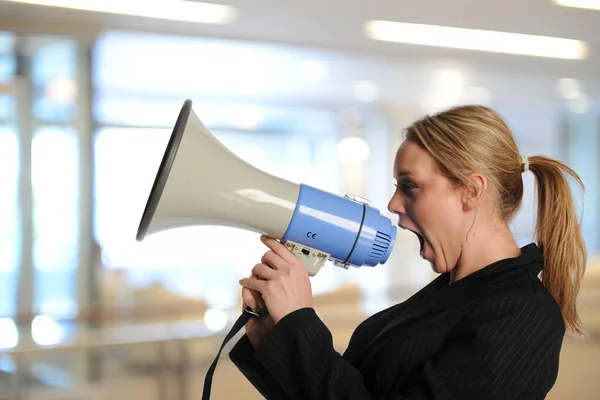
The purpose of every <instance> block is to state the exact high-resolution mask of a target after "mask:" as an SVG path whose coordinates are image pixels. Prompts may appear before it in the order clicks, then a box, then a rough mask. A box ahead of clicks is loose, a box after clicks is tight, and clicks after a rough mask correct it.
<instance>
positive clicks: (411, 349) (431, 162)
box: [230, 106, 586, 400]
mask: <svg viewBox="0 0 600 400" xmlns="http://www.w3.org/2000/svg"><path fill="white" fill-rule="evenodd" d="M405 138H406V140H405V141H404V142H403V143H402V145H401V146H400V148H399V149H398V152H397V154H396V160H395V165H394V176H395V180H396V183H397V189H396V191H395V193H394V195H393V197H392V199H391V200H390V202H389V210H390V211H391V212H392V213H395V214H397V215H398V218H399V226H400V227H402V228H404V229H408V230H410V231H412V232H414V233H415V234H416V235H417V236H418V237H419V240H420V242H421V254H422V257H423V258H424V259H426V260H428V261H429V262H430V263H431V266H432V268H433V270H434V271H435V272H437V273H439V274H440V275H439V277H437V278H436V279H435V280H434V281H433V282H431V283H430V284H429V285H427V286H426V287H424V288H423V289H422V290H420V291H419V292H418V293H416V294H415V295H414V296H412V297H411V298H409V299H408V300H406V301H405V302H403V303H401V304H398V305H396V306H393V307H391V308H389V309H387V310H384V311H381V312H379V313H377V314H375V315H373V316H372V317H370V318H368V319H367V320H366V321H364V322H363V323H362V324H360V325H359V326H358V328H357V329H356V331H355V332H354V334H353V335H352V338H351V340H350V343H349V345H348V348H347V350H346V351H345V353H344V354H343V355H340V354H338V353H337V352H336V351H335V350H334V348H333V344H332V337H331V333H330V332H329V330H328V329H327V327H326V326H325V325H324V324H323V322H322V321H321V320H320V319H319V318H318V317H317V315H316V314H315V311H314V309H313V308H312V294H311V286H310V281H309V279H308V277H307V274H306V272H305V270H304V268H303V267H302V265H301V264H300V263H299V261H298V260H297V259H296V258H295V257H294V256H293V255H292V254H291V253H290V252H289V251H287V249H286V248H285V247H284V246H283V245H282V244H280V243H279V242H277V241H276V240H274V239H269V238H262V240H263V242H264V243H265V244H266V245H267V246H268V247H269V248H270V250H269V251H268V252H267V253H265V255H264V256H263V258H262V260H261V263H260V264H257V265H256V266H255V268H254V269H253V270H252V276H251V277H250V278H245V279H242V280H241V281H240V283H241V285H242V286H243V287H244V289H243V298H244V301H245V303H246V304H247V305H248V306H250V307H257V306H259V307H260V306H261V305H262V304H261V302H262V301H264V305H265V306H266V308H267V309H268V311H269V316H267V317H264V318H260V319H252V320H250V321H249V322H248V323H247V324H246V335H244V336H243V337H242V339H241V340H240V341H239V342H238V343H237V344H236V346H235V347H234V348H233V349H232V351H231V352H230V358H231V359H232V360H233V362H234V363H235V364H236V365H237V366H238V368H239V369H240V370H241V371H242V372H243V373H244V375H245V376H246V377H247V378H248V379H249V380H250V382H251V383H252V384H253V385H254V386H255V387H256V388H257V389H258V390H259V391H260V392H261V393H262V394H263V395H264V396H265V397H266V398H268V399H302V400H313V399H314V400H316V399H398V400H400V399H504V400H506V399H543V398H545V397H546V394H547V393H548V391H549V390H550V389H551V388H552V386H553V385H554V383H555V381H556V377H557V374H558V362H559V354H560V350H561V344H562V340H563V336H564V333H565V330H566V329H568V330H569V331H571V332H573V333H575V334H581V333H582V325H581V322H580V320H579V316H578V314H577V310H576V304H575V301H576V296H577V293H578V290H579V282H580V280H581V278H582V275H583V273H584V270H585V264H586V250H585V245H584V242H583V238H582V235H581V231H580V226H579V223H578V220H577V215H576V209H575V202H574V200H573V196H572V194H571V192H570V187H569V184H568V180H567V177H568V176H571V177H572V178H574V179H575V180H576V182H577V183H579V184H580V186H581V187H582V188H583V185H582V183H581V181H580V179H579V177H578V176H577V174H576V173H575V172H574V171H573V170H571V169H570V168H568V167H567V166H565V165H563V164H561V163H560V162H558V161H554V160H551V159H549V158H546V157H541V156H535V157H529V158H526V157H523V156H521V155H520V153H519V150H518V148H517V146H516V144H515V140H514V137H513V135H512V133H511V132H510V130H509V128H508V127H507V125H506V124H505V122H504V121H503V120H502V118H501V117H500V116H499V115H498V114H496V113H495V112H493V111H492V110H490V109H488V108H485V107H479V106H463V107H456V108H453V109H450V110H448V111H445V112H442V113H439V114H437V115H434V116H426V117H425V118H423V119H422V120H420V121H417V122H415V123H414V124H413V125H412V126H410V127H409V128H408V129H407V130H406V137H405ZM524 171H531V172H532V173H533V174H534V175H535V177H536V181H537V194H538V209H537V224H536V227H535V238H536V243H537V244H534V243H532V244H529V245H527V246H524V247H522V248H519V247H518V246H517V244H516V242H515V239H514V237H513V235H512V233H511V231H510V229H509V225H508V224H509V221H510V220H511V219H512V218H513V217H514V215H515V213H516V212H517V210H518V209H519V206H520V203H521V198H522V196H523V180H522V176H521V174H522V172H524ZM261 296H262V299H261Z"/></svg>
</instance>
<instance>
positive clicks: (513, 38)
mask: <svg viewBox="0 0 600 400" xmlns="http://www.w3.org/2000/svg"><path fill="white" fill-rule="evenodd" d="M364 30H365V34H366V35H367V36H368V37H370V38H371V39H374V40H381V41H386V42H397V43H408V44H418V45H424V46H437V47H449V48H456V49H467V50H480V51H489V52H495V53H510V54H520V55H528V56H537V57H550V58H565V59H573V60H580V59H584V58H586V57H587V55H588V47H587V44H586V43H585V42H582V41H579V40H573V39H563V38H555V37H548V36H535V35H524V34H518V33H508V32H496V31H482V30H475V29H464V28H454V27H447V26H437V25H420V24H408V23H403V22H393V21H368V22H367V23H366V24H365V26H364Z"/></svg>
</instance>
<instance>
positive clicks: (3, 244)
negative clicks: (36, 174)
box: [0, 127, 20, 317]
mask: <svg viewBox="0 0 600 400" xmlns="http://www.w3.org/2000/svg"><path fill="white" fill-rule="evenodd" d="M18 179H19V143H18V140H17V136H16V135H15V133H14V132H13V131H11V130H8V129H7V128H5V127H4V128H3V127H0V187H1V188H2V190H0V221H2V223H1V224H0V317H2V316H8V315H13V314H14V313H15V311H16V300H17V298H16V291H17V272H18V266H19V253H20V240H19V237H20V229H19V220H18V215H19V207H18Z"/></svg>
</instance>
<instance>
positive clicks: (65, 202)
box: [32, 127, 79, 317]
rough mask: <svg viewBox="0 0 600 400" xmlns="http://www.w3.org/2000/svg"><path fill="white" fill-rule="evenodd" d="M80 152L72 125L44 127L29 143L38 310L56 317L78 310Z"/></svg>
mask: <svg viewBox="0 0 600 400" xmlns="http://www.w3.org/2000/svg"><path fill="white" fill-rule="evenodd" d="M78 171H79V153H78V141H77V134H76V132H75V131H74V130H73V129H72V128H66V127H42V128H40V129H38V130H37V131H36V132H35V133H34V137H33V142H32V189H33V223H34V246H33V263H34V268H35V274H36V280H35V282H36V301H35V304H36V309H37V310H39V311H40V312H41V313H43V314H46V315H49V316H56V317H67V316H72V315H73V314H74V313H75V312H76V310H77V296H76V293H77V291H76V282H77V281H76V276H77V275H76V274H77V266H78V256H79V235H78V232H79V174H78Z"/></svg>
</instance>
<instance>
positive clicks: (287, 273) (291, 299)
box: [240, 236, 313, 323]
mask: <svg viewBox="0 0 600 400" xmlns="http://www.w3.org/2000/svg"><path fill="white" fill-rule="evenodd" d="M261 240H262V242H263V243H264V244H265V245H266V246H267V247H268V248H269V249H271V250H269V251H267V252H266V253H265V254H264V255H263V257H262V259H261V263H260V264H256V266H255V267H254V269H253V270H252V275H254V276H256V277H258V279H252V277H251V278H244V279H242V280H240V284H241V285H242V286H244V288H247V289H251V290H255V291H257V292H259V293H260V294H261V296H262V299H263V300H264V302H265V305H266V306H267V309H268V310H269V314H270V315H271V317H273V321H274V323H277V322H279V321H280V320H281V319H282V318H283V317H285V316H286V315H288V314H290V313H291V312H293V311H296V310H299V309H301V308H305V307H312V306H313V297H312V288H311V285H310V280H309V278H308V273H307V271H306V268H304V265H302V263H301V262H300V260H298V258H296V256H294V255H293V254H292V252H291V251H289V250H288V249H287V247H285V246H284V245H283V244H281V243H279V241H277V240H275V239H273V238H267V237H265V236H261Z"/></svg>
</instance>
